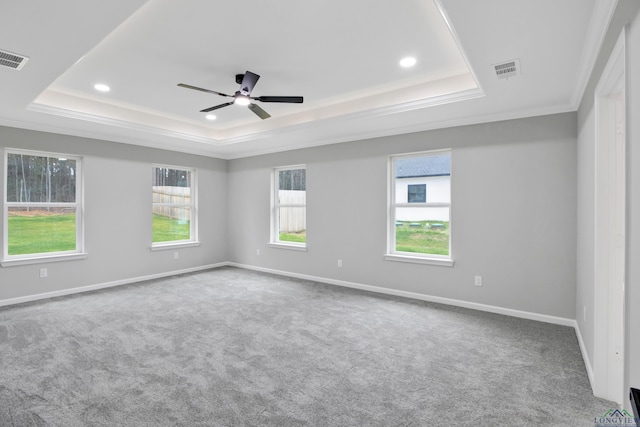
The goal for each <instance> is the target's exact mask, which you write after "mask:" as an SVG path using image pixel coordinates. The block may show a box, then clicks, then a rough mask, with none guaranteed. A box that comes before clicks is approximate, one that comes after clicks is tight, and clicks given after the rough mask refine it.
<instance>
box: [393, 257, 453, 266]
mask: <svg viewBox="0 0 640 427" xmlns="http://www.w3.org/2000/svg"><path fill="white" fill-rule="evenodd" d="M384 259H385V260H386V261H397V262H408V263H412V264H427V265H440V266H443V267H453V262H454V261H453V260H452V259H450V258H427V257H417V256H407V255H398V254H385V255H384Z"/></svg>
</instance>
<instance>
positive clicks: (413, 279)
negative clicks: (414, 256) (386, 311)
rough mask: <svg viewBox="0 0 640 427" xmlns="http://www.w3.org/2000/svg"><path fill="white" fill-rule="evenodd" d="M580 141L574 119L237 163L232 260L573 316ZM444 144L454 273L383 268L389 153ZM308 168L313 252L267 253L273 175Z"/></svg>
mask: <svg viewBox="0 0 640 427" xmlns="http://www.w3.org/2000/svg"><path fill="white" fill-rule="evenodd" d="M576 139H577V135H576V115H575V113H567V114H559V115H553V116H545V117H536V118H529V119H522V120H513V121H505V122H497V123H489V124H483V125H474V126H465V127H457V128H451V129H443V130H437V131H429V132H421V133H414V134H408V135H399V136H392V137H385V138H378V139H371V140H364V141H356V142H350V143H344V144H337V145H330V146H323V147H316V148H309V149H303V150H295V151H289V152H285V153H278V154H273V155H263V156H257V157H251V158H244V159H237V160H232V161H230V162H229V176H228V183H229V187H228V190H229V211H228V215H229V229H230V230H232V232H231V234H230V239H229V257H230V258H229V259H230V261H233V262H236V263H239V264H244V265H250V266H254V267H258V268H265V269H274V270H279V271H286V272H289V273H296V274H303V275H310V276H317V277H322V278H328V279H332V280H342V281H348V282H354V283H358V284H366V285H373V286H379V287H384V288H390V289H394V290H400V291H408V292H416V293H421V294H426V295H431V296H437V297H445V298H453V299H459V300H463V301H468V302H474V303H480V304H488V305H493V306H498V307H503V308H509V309H515V310H522V311H527V312H534V313H540V314H545V315H551V316H559V317H563V318H570V319H574V318H575V253H576V243H575V242H576V226H575V213H576ZM449 147H451V148H453V153H452V168H453V176H452V244H453V257H454V259H455V265H454V267H441V266H430V265H416V264H407V263H399V262H392V261H385V260H383V254H384V253H385V249H386V229H387V225H386V220H387V219H386V218H387V213H386V210H387V161H388V156H389V155H392V154H398V153H410V152H415V151H422V150H430V149H438V148H449ZM301 163H304V164H306V165H307V201H308V202H307V203H308V205H307V206H308V208H307V212H308V214H307V215H308V217H307V230H308V231H307V241H308V251H307V252H297V251H290V250H285V249H277V248H272V247H269V246H267V242H268V241H269V208H270V188H269V186H270V173H271V169H272V168H273V167H276V166H286V165H293V164H301ZM363 212H364V214H363ZM258 249H259V250H260V255H257V250H258ZM338 259H342V260H343V265H344V266H343V268H337V260H338ZM474 275H482V276H483V279H484V286H483V287H475V286H474Z"/></svg>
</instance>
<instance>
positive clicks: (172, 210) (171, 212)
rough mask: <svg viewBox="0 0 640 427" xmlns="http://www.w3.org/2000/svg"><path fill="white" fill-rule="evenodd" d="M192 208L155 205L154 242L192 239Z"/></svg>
mask: <svg viewBox="0 0 640 427" xmlns="http://www.w3.org/2000/svg"><path fill="white" fill-rule="evenodd" d="M190 219H191V208H188V207H175V206H154V207H153V243H157V242H169V241H173V240H190V239H191V223H190Z"/></svg>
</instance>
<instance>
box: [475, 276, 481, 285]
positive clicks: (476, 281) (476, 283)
mask: <svg viewBox="0 0 640 427" xmlns="http://www.w3.org/2000/svg"><path fill="white" fill-rule="evenodd" d="M475 285H476V286H482V276H476V278H475Z"/></svg>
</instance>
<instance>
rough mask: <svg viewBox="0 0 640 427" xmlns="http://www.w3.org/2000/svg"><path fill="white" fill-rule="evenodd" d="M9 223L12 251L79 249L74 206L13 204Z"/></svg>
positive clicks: (40, 251) (43, 251)
mask: <svg viewBox="0 0 640 427" xmlns="http://www.w3.org/2000/svg"><path fill="white" fill-rule="evenodd" d="M7 225H8V227H7V229H8V236H7V240H8V254H9V255H26V254H39V253H48V252H64V251H73V250H75V249H76V210H75V208H25V207H20V208H19V207H10V208H9V215H8V218H7Z"/></svg>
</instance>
